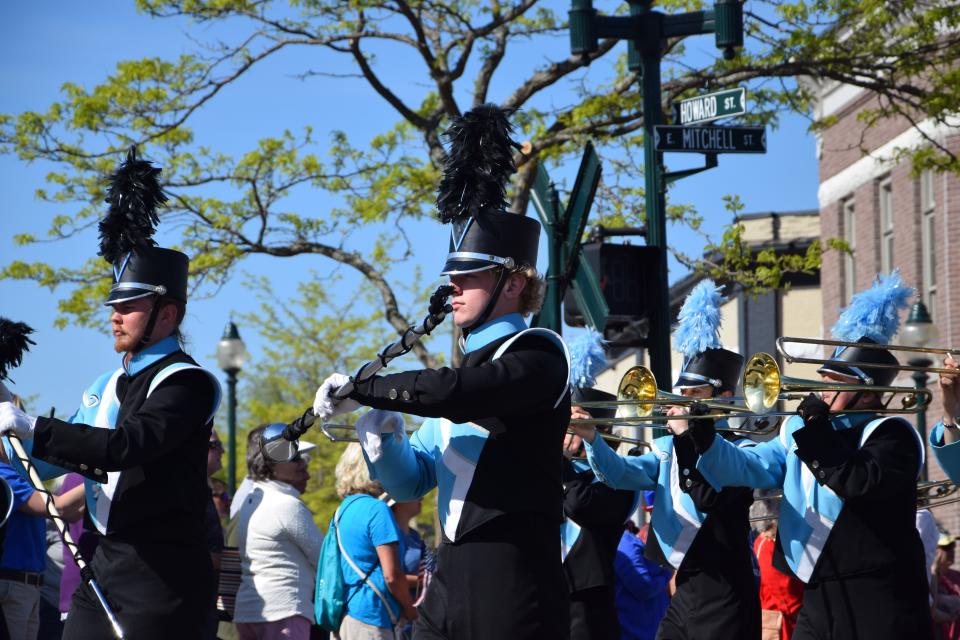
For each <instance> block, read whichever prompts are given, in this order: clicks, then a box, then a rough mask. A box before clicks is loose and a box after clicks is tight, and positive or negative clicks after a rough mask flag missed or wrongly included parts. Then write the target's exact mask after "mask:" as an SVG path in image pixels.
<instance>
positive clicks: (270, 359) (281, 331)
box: [237, 274, 449, 529]
mask: <svg viewBox="0 0 960 640" xmlns="http://www.w3.org/2000/svg"><path fill="white" fill-rule="evenodd" d="M310 275H312V276H314V277H311V278H310V279H309V280H307V281H305V282H304V283H302V284H301V285H300V286H299V287H298V291H297V295H296V297H295V298H293V299H292V300H281V299H279V298H277V297H276V296H275V295H274V294H273V293H272V291H271V288H270V283H269V282H268V281H267V280H266V279H264V278H253V277H249V278H248V281H247V283H246V284H247V287H248V288H249V289H251V290H252V291H256V292H257V295H258V297H259V299H260V305H259V310H258V311H256V312H253V313H249V314H244V315H243V321H244V325H245V326H247V327H250V328H252V329H253V330H255V331H257V332H258V333H259V334H260V335H261V336H262V337H263V338H264V344H265V345H266V346H265V347H264V349H263V354H262V357H261V358H259V359H258V360H257V362H255V363H254V364H253V366H252V367H250V368H249V369H245V370H244V391H243V393H242V394H239V397H240V398H242V402H243V405H242V406H241V407H240V409H241V411H240V414H241V418H240V421H239V422H240V424H239V425H238V426H239V429H238V436H237V443H238V447H237V449H238V465H237V466H238V471H237V475H238V476H239V477H242V476H243V475H244V474H245V468H244V464H243V459H244V457H243V456H244V455H245V452H246V441H247V438H246V434H247V433H249V431H250V430H251V429H253V428H254V427H256V426H258V425H261V424H266V423H271V422H290V421H292V420H293V419H295V418H297V417H298V416H299V415H300V413H301V412H302V411H303V410H304V408H306V407H308V406H309V405H310V404H312V401H313V395H314V393H315V392H316V388H317V380H322V379H323V378H324V377H325V376H326V375H327V374H328V373H329V372H330V371H353V370H356V369H357V368H358V367H359V366H360V365H361V364H362V363H363V362H365V361H366V360H369V359H372V358H374V357H375V356H376V354H377V352H378V351H379V348H380V347H382V346H383V345H386V344H387V343H388V342H390V341H391V340H393V339H394V338H393V336H392V333H391V331H390V330H389V328H388V326H387V324H386V323H384V322H382V321H381V319H380V318H374V319H373V320H374V322H371V318H370V316H369V313H368V311H367V308H369V306H370V302H371V298H374V299H375V298H376V297H377V295H378V294H377V292H376V291H375V289H374V288H373V287H372V286H370V285H366V286H364V287H363V288H362V289H361V290H360V291H359V292H358V295H357V296H356V297H354V298H352V299H350V300H348V301H345V302H344V301H341V300H339V299H338V298H336V297H334V296H332V295H331V292H332V291H334V290H335V289H336V286H335V285H337V284H338V281H339V278H338V277H337V276H336V275H330V274H325V275H323V276H317V275H316V274H310ZM411 297H413V296H411ZM438 334H440V335H439V336H438V338H437V339H440V340H442V339H443V338H444V336H443V335H442V334H443V330H442V329H438ZM447 337H449V331H448V335H447ZM441 361H442V358H441ZM355 419H356V416H355V415H347V416H343V417H341V418H338V419H337V422H338V423H339V424H345V425H347V424H352V422H353V421H354V420H355ZM414 426H416V423H414V422H410V423H408V425H407V428H412V427H414ZM333 433H334V434H335V435H338V436H346V435H348V433H349V430H346V429H345V430H340V431H333ZM303 439H304V440H306V441H309V442H313V443H315V444H316V445H317V449H315V450H314V453H313V454H312V458H311V461H310V471H311V479H310V483H309V485H308V486H307V491H306V493H304V494H303V500H304V502H306V504H307V505H308V506H309V507H310V510H311V512H312V513H313V514H314V518H315V520H316V522H317V524H318V525H319V526H320V527H321V528H323V529H326V527H327V524H328V523H329V522H330V517H331V516H332V515H333V512H334V510H335V509H336V507H337V505H338V504H339V503H340V498H339V497H338V496H337V494H336V489H335V486H334V485H335V473H334V470H335V468H336V465H337V461H338V460H339V459H340V454H341V453H343V449H344V448H345V447H346V445H345V444H343V443H339V442H330V441H329V440H328V439H327V438H326V437H324V436H323V435H322V434H321V433H320V432H319V430H318V429H317V428H313V429H311V430H310V431H308V432H307V433H306V434H305V435H304V437H303ZM432 498H433V496H432V494H431V495H428V496H427V497H426V499H425V500H424V509H423V513H422V514H421V516H420V518H419V520H420V522H421V523H422V524H424V525H426V526H427V527H432V526H433V518H434V513H435V509H434V501H433V499H432Z"/></svg>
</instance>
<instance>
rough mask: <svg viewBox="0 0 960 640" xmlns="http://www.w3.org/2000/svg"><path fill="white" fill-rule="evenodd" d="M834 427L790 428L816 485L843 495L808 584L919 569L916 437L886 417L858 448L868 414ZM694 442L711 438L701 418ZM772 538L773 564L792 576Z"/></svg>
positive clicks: (902, 423) (700, 444)
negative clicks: (824, 486) (844, 424)
mask: <svg viewBox="0 0 960 640" xmlns="http://www.w3.org/2000/svg"><path fill="white" fill-rule="evenodd" d="M873 417H876V416H866V417H864V418H863V419H862V420H858V423H859V424H858V425H857V426H852V427H850V428H847V429H841V430H834V429H832V428H830V427H829V426H827V427H826V428H824V427H814V426H805V427H802V428H800V429H797V430H796V431H795V432H794V433H793V439H794V442H795V443H796V445H797V450H796V454H797V457H799V458H800V460H801V461H803V463H804V464H805V465H806V466H807V467H808V468H809V469H810V471H811V472H812V473H813V476H814V478H816V480H817V482H819V483H820V484H821V485H826V486H828V487H829V488H830V489H832V490H833V491H834V493H836V494H837V496H839V497H840V498H842V499H843V500H844V505H843V509H842V510H841V512H840V516H839V517H838V518H837V521H836V522H835V523H834V525H833V528H832V530H831V531H830V536H829V537H828V538H827V542H826V544H825V546H824V548H823V552H822V554H821V556H820V559H819V561H818V563H817V566H816V568H815V569H814V571H813V575H812V576H811V578H810V580H809V582H810V583H816V582H818V581H821V580H833V579H837V578H843V577H846V576H855V575H859V574H865V573H871V572H876V571H890V570H892V571H894V572H895V573H898V574H900V575H904V576H908V575H911V574H915V573H916V572H915V571H914V570H913V567H921V568H922V567H923V565H924V560H923V545H922V543H921V542H920V536H919V534H918V533H917V529H916V508H917V472H918V470H919V468H920V448H919V446H918V444H917V443H918V438H917V436H916V435H915V434H913V433H911V430H912V429H913V427H912V426H910V425H909V423H906V422H905V421H903V420H900V419H898V418H888V419H887V420H886V421H885V422H884V423H883V424H881V425H880V426H879V427H877V429H876V430H875V431H874V432H873V434H872V435H871V436H870V437H869V438H868V439H867V440H866V442H865V443H864V444H863V446H862V447H861V446H859V443H860V439H861V437H862V435H863V432H864V429H865V428H866V426H867V425H868V424H869V422H870V419H871V418H873ZM694 432H695V434H694V437H695V440H696V443H697V447H698V448H700V450H703V451H705V450H706V448H708V447H709V443H711V442H712V441H713V434H712V429H710V428H709V426H708V423H706V422H704V421H698V422H694ZM779 536H780V532H778V535H777V544H776V551H775V553H774V557H773V563H774V566H775V567H776V568H777V569H779V570H780V571H782V572H783V573H785V574H787V575H793V572H792V571H791V570H790V567H789V565H788V564H787V561H786V559H785V558H784V555H783V547H782V546H781V541H780V537H779Z"/></svg>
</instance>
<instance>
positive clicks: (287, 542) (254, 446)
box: [233, 425, 323, 640]
mask: <svg viewBox="0 0 960 640" xmlns="http://www.w3.org/2000/svg"><path fill="white" fill-rule="evenodd" d="M265 427H266V425H264V426H261V427H258V428H256V429H254V430H253V431H251V432H250V435H249V436H248V438H247V469H248V471H249V475H250V478H252V479H253V482H254V484H253V489H252V491H251V492H250V493H249V495H247V496H246V498H244V500H243V504H242V505H241V506H240V511H239V512H238V513H237V518H238V524H237V539H238V546H239V549H240V562H241V571H242V574H241V578H240V588H239V589H238V590H237V604H236V611H235V613H234V616H233V620H234V622H235V623H236V624H237V630H238V632H239V635H240V640H272V639H273V638H284V639H290V640H308V638H309V637H310V625H311V621H312V620H313V589H314V582H315V580H316V572H317V558H318V557H319V555H320V545H321V542H322V541H323V534H322V533H320V529H318V528H317V525H316V524H314V522H313V516H312V515H311V513H310V511H309V509H307V506H306V505H305V504H303V502H302V501H301V500H300V494H301V493H302V492H303V491H304V490H305V489H306V486H307V479H308V478H309V477H310V475H309V473H308V472H307V463H306V461H305V460H304V459H302V458H301V457H300V456H299V455H298V456H297V457H296V458H294V459H293V460H292V461H290V462H282V463H272V462H269V461H267V460H266V459H265V458H264V457H263V455H262V454H261V453H260V437H261V434H262V433H263V429H264V428H265Z"/></svg>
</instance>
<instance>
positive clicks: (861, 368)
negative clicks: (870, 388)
mask: <svg viewBox="0 0 960 640" xmlns="http://www.w3.org/2000/svg"><path fill="white" fill-rule="evenodd" d="M857 342H859V343H863V344H877V343H876V342H874V341H873V340H871V339H870V338H860V339H859V340H857ZM845 363H856V364H845ZM870 364H880V365H891V366H894V367H896V366H897V365H899V364H900V363H899V362H898V361H897V359H896V357H894V355H893V354H892V353H890V352H889V351H887V350H886V349H862V348H860V347H837V348H836V349H835V350H834V351H833V355H832V356H830V360H828V361H827V362H825V363H823V366H821V367H820V368H819V369H817V373H829V374H833V375H836V376H841V377H843V378H851V379H854V380H858V381H860V382H862V383H863V384H868V385H877V386H880V387H888V386H890V383H891V382H893V379H894V378H896V377H897V374H898V373H900V370H899V369H886V368H876V367H871V366H869V365H870Z"/></svg>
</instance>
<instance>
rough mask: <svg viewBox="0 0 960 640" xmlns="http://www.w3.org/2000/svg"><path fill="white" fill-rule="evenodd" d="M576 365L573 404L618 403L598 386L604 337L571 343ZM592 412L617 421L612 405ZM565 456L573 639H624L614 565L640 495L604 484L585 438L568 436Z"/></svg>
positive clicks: (591, 335)
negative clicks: (589, 456)
mask: <svg viewBox="0 0 960 640" xmlns="http://www.w3.org/2000/svg"><path fill="white" fill-rule="evenodd" d="M570 361H571V366H570V378H571V381H572V384H573V396H572V400H571V401H572V402H574V403H577V402H613V401H614V400H616V399H617V397H616V396H614V395H613V394H611V393H606V392H604V391H599V390H597V389H593V388H592V387H593V385H594V384H595V383H596V376H597V374H598V373H599V372H600V371H602V370H603V369H604V368H606V363H607V359H606V356H605V354H604V352H603V337H602V336H601V335H600V334H598V333H597V332H595V331H593V330H589V331H588V332H587V333H585V334H584V335H583V336H582V337H581V338H579V339H577V340H575V341H573V342H571V343H570ZM588 412H589V413H590V415H591V416H592V417H594V418H613V417H614V415H615V413H616V408H615V407H614V406H613V405H611V406H610V407H609V408H606V407H598V408H591V409H589V410H588ZM563 455H564V457H563V513H564V516H565V521H564V524H563V527H562V528H561V540H562V542H561V557H562V558H563V571H564V573H565V574H566V576H567V583H568V585H569V587H570V639H571V640H618V639H619V638H620V625H619V623H618V620H617V605H616V601H615V594H614V582H615V580H614V578H615V576H614V570H613V562H614V558H615V557H616V553H617V545H618V544H619V542H620V537H621V535H622V533H623V524H624V522H626V521H627V518H629V517H630V514H631V513H633V512H634V510H636V508H637V505H638V503H639V498H640V496H639V494H638V493H637V492H636V491H625V490H616V489H614V488H612V487H608V486H607V485H605V484H603V483H602V482H600V480H599V479H598V478H597V477H596V475H595V474H594V473H593V471H592V470H591V469H590V464H589V463H588V462H587V461H586V459H585V457H584V452H583V443H582V440H581V438H580V436H577V435H572V434H568V435H567V436H566V438H565V440H564V448H563Z"/></svg>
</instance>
